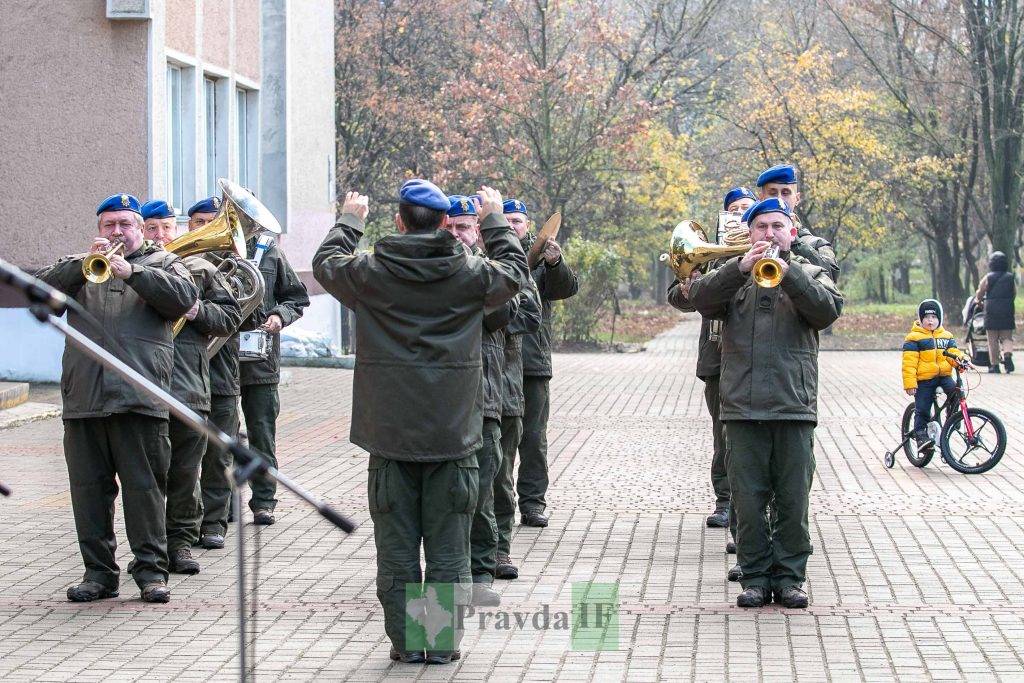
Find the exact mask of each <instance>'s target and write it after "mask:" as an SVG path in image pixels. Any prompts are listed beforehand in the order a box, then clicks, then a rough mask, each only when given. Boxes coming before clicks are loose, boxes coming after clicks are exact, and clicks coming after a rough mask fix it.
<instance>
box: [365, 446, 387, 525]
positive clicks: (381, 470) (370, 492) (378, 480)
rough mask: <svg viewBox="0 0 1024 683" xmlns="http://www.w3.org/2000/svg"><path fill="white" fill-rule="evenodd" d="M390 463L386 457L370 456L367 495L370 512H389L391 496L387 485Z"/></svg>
mask: <svg viewBox="0 0 1024 683" xmlns="http://www.w3.org/2000/svg"><path fill="white" fill-rule="evenodd" d="M391 466H392V463H391V461H390V460H388V459H387V458H381V457H379V456H376V455H371V456H370V465H369V474H370V476H369V480H368V483H367V497H368V499H369V506H370V512H380V513H388V512H391V496H390V491H389V487H388V483H389V481H388V480H389V479H390V474H391Z"/></svg>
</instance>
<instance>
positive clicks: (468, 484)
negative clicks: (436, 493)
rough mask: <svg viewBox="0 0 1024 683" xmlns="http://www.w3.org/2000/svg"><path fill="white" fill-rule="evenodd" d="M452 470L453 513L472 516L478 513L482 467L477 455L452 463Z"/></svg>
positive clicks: (451, 497) (451, 498)
mask: <svg viewBox="0 0 1024 683" xmlns="http://www.w3.org/2000/svg"><path fill="white" fill-rule="evenodd" d="M450 468H451V477H452V483H451V489H450V493H451V496H450V500H451V504H452V512H457V513H469V514H472V513H473V512H475V511H476V501H477V497H478V496H479V494H480V467H479V465H478V464H477V461H476V454H475V453H474V454H473V455H469V456H467V457H465V458H462V459H461V460H454V461H452V462H451V464H450Z"/></svg>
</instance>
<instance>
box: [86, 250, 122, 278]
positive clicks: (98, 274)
mask: <svg viewBox="0 0 1024 683" xmlns="http://www.w3.org/2000/svg"><path fill="white" fill-rule="evenodd" d="M119 251H121V252H123V251H124V242H121V241H120V240H118V241H115V242H111V243H110V247H109V248H108V249H107V250H106V251H97V252H94V253H92V254H89V255H88V256H86V257H85V259H83V260H82V276H83V277H85V279H86V280H88V281H89V282H93V283H96V284H99V283H101V282H106V281H107V280H109V279H110V257H111V256H114V255H115V254H117V252H119Z"/></svg>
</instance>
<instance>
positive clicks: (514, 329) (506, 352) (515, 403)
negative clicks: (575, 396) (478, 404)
mask: <svg viewBox="0 0 1024 683" xmlns="http://www.w3.org/2000/svg"><path fill="white" fill-rule="evenodd" d="M507 312H508V317H509V323H508V326H507V327H505V328H504V329H503V330H502V334H504V336H505V340H504V343H503V344H502V352H503V355H502V363H501V366H502V367H501V408H500V417H516V416H518V417H522V416H523V414H524V413H525V409H526V401H525V398H524V397H523V338H524V337H525V336H526V335H529V334H533V333H535V332H536V331H537V330H539V329H540V325H541V316H542V313H541V303H540V292H538V291H537V285H536V284H535V283H534V282H533V278H532V277H531V278H530V279H529V280H527V282H526V286H525V287H524V288H523V291H521V292H519V294H518V295H517V296H516V299H515V300H514V302H510V305H509V307H508V308H507Z"/></svg>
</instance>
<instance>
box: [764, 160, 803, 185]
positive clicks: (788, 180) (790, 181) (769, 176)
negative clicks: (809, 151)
mask: <svg viewBox="0 0 1024 683" xmlns="http://www.w3.org/2000/svg"><path fill="white" fill-rule="evenodd" d="M768 183H782V184H783V185H794V184H795V183H796V169H795V168H793V166H792V165H790V164H777V165H775V166H772V167H771V168H769V169H767V170H765V171H764V172H762V173H761V175H759V176H757V186H758V187H764V186H765V185H767V184H768Z"/></svg>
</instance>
